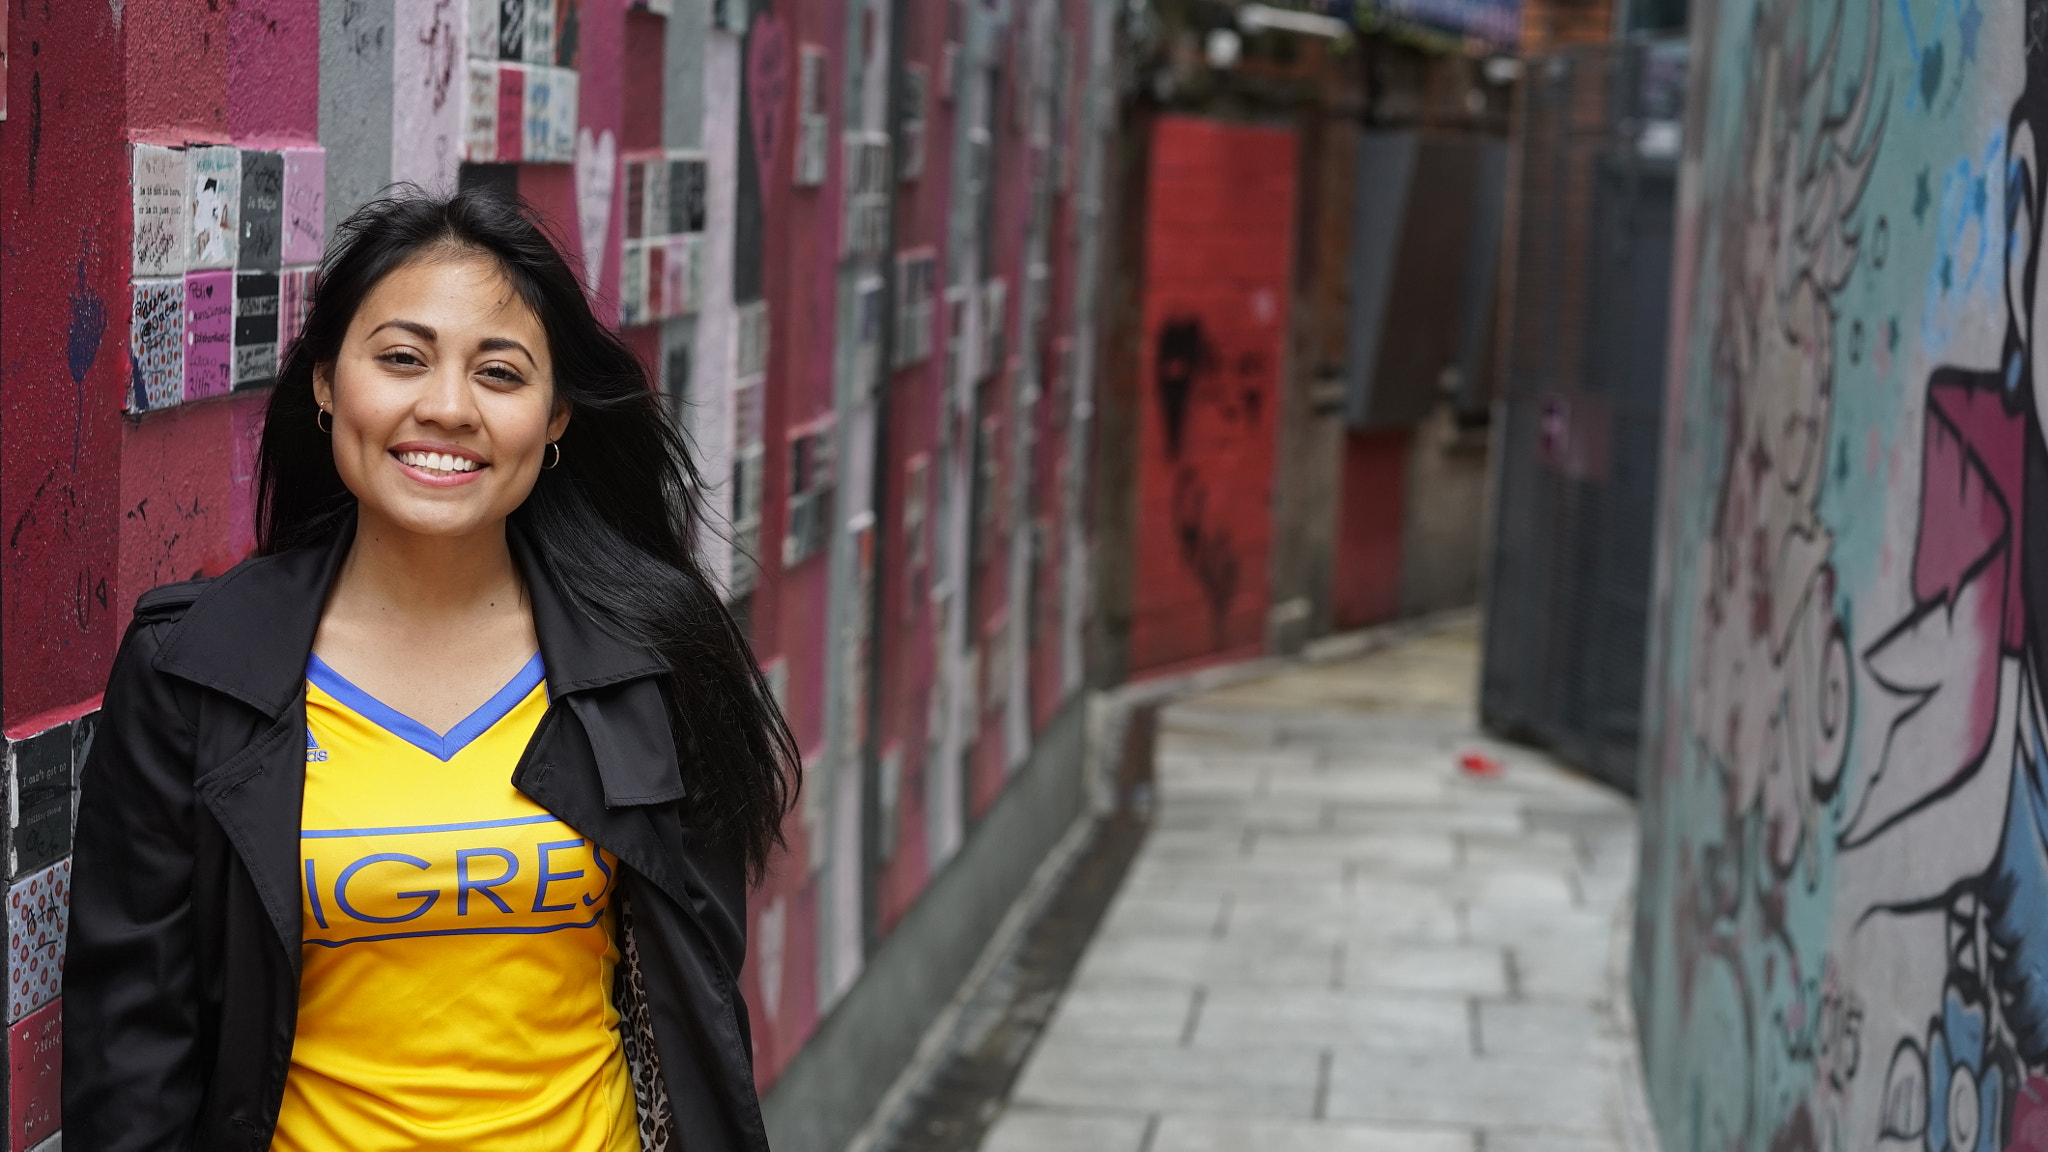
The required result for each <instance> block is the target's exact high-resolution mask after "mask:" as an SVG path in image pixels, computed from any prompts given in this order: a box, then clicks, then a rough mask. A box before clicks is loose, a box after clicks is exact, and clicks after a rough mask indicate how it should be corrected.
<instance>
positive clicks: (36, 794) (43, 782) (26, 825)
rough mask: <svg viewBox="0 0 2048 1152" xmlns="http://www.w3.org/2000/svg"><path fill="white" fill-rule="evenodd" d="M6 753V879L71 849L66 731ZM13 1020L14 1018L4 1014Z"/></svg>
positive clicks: (53, 860) (21, 744) (39, 737)
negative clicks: (9, 816)
mask: <svg viewBox="0 0 2048 1152" xmlns="http://www.w3.org/2000/svg"><path fill="white" fill-rule="evenodd" d="M10 755H11V758H12V760H13V766H12V771H11V772H10V773H9V781H10V785H11V787H12V788H13V794H12V795H11V796H9V797H8V805H9V807H10V809H11V810H12V812H13V824H14V834H13V835H12V836H11V837H9V841H10V844H9V847H10V850H11V852H10V859H9V867H8V869H7V873H8V875H9V876H10V877H18V876H24V875H26V874H28V873H30V872H34V871H36V870H37V869H40V868H45V867H48V866H49V865H51V864H54V863H56V861H57V860H58V859H59V858H60V857H62V856H64V855H65V854H66V853H68V852H70V851H71V732H70V729H69V728H68V727H67V726H64V725H59V726H57V727H55V728H52V729H50V730H48V731H46V732H40V733H37V734H36V735H34V736H31V737H29V738H28V739H26V740H21V741H17V742H16V743H15V744H14V745H13V747H12V749H11V750H10ZM9 1019H13V1017H9Z"/></svg>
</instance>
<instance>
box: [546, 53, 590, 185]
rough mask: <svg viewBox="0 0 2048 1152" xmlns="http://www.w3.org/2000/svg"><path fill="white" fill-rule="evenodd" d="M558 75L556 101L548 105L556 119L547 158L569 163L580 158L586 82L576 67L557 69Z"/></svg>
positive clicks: (552, 124)
mask: <svg viewBox="0 0 2048 1152" xmlns="http://www.w3.org/2000/svg"><path fill="white" fill-rule="evenodd" d="M554 73H555V77H554V86H555V91H554V98H553V99H552V100H550V101H549V102H548V112H549V114H550V116H551V118H552V119H551V122H550V124H549V128H550V131H549V134H548V157H547V158H548V159H549V160H552V161H554V162H555V163H558V164H568V163H572V162H573V161H574V160H575V159H576V108H577V100H578V98H579V93H580V92H581V91H582V83H581V78H580V77H578V76H577V75H576V70H575V69H573V68H557V69H555V70H554Z"/></svg>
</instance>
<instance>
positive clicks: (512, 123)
mask: <svg viewBox="0 0 2048 1152" xmlns="http://www.w3.org/2000/svg"><path fill="white" fill-rule="evenodd" d="M520 11H522V12H524V11H525V9H524V7H522V8H521V9H520ZM497 153H498V163H500V164H517V163H518V162H520V161H521V160H524V159H526V65H524V64H499V65H498V148H497Z"/></svg>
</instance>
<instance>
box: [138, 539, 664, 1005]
mask: <svg viewBox="0 0 2048 1152" xmlns="http://www.w3.org/2000/svg"><path fill="white" fill-rule="evenodd" d="M354 537H355V523H354V519H353V517H351V518H350V520H349V521H348V522H347V524H345V525H344V526H343V527H342V528H341V529H340V530H339V531H338V532H336V534H335V535H334V536H333V537H331V538H330V539H329V540H327V541H326V542H324V543H321V544H316V545H309V546H307V547H304V548H299V549H294V550H292V551H290V552H283V553H279V554H277V555H274V556H263V557H257V558H255V559H252V560H247V561H244V562H243V563H241V564H238V565H236V566H235V567H234V568H233V569H232V570H230V571H229V572H228V573H227V574H225V575H223V576H220V577H218V578H216V579H215V580H214V581H213V582H212V583H211V584H210V585H209V586H208V587H207V589H206V591H205V592H203V593H201V594H200V596H199V598H198V599H197V600H195V601H194V602H193V604H192V606H191V608H189V609H188V610H187V611H186V613H185V617H184V619H183V620H182V621H180V622H179V624H178V625H177V626H176V627H175V628H174V629H173V630H172V632H171V634H170V635H169V636H168V637H166V638H165V641H164V646H163V648H162V649H161V650H160V651H159V652H158V653H157V657H156V661H155V663H156V667H157V668H158V669H159V670H160V671H163V672H166V673H169V674H171V675H175V676H178V677H180V678H182V679H185V680H189V681H191V682H193V683H195V684H198V685H200V686H202V687H205V688H209V689H212V690H214V691H217V692H220V693H223V694H225V695H227V696H229V697H231V698H233V699H235V700H238V701H240V702H242V703H243V704H246V705H248V706H249V707H251V708H253V709H255V710H256V711H257V712H258V713H260V714H261V721H260V722H258V723H255V724H252V725H251V728H250V730H251V731H253V733H254V736H253V738H250V739H249V740H248V742H247V743H246V744H244V745H242V746H240V747H239V748H233V749H232V750H225V749H224V750H223V752H222V753H221V755H222V759H221V761H220V762H219V763H218V764H198V765H195V766H194V769H195V771H196V772H197V773H198V775H197V778H196V779H195V781H194V788H195V789H196V790H197V791H198V793H199V795H200V797H201V799H202V800H203V802H204V803H205V804H206V806H207V809H208V810H209V811H210V812H212V813H213V816H214V819H215V820H216V821H218V822H219V824H220V826H221V828H222V829H223V830H224V831H225V832H226V834H227V836H228V839H229V841H230V842H231V843H232V844H233V845H234V847H235V851H236V853H237V854H238V855H239V856H240V857H241V859H242V862H243V864H244V866H245V867H247V869H248V871H249V875H250V877H251V879H252V880H253V881H254V883H255V886H256V890H257V891H258V892H259V893H261V895H262V899H263V906H264V909H265V911H266V912H267V913H268V914H269V919H270V921H271V923H272V925H273V926H274V927H275V928H276V929H277V934H278V939H279V940H280V941H282V942H283V944H284V945H285V949H286V952H287V953H288V954H289V955H290V957H291V962H292V964H293V965H294V966H295V967H296V966H297V964H298V963H299V949H300V945H301V943H302V941H303V927H302V924H301V922H300V917H301V914H302V911H301V910H302V906H303V905H302V896H301V893H300V887H299V885H300V878H299V871H298V864H299V831H300V820H301V811H302V808H303V805H304V797H305V788H306V763H305V756H304V749H305V729H306V705H305V679H306V660H307V657H308V656H309V655H310V654H311V653H312V650H313V636H314V634H315V632H317V631H318V629H319V626H320V614H321V611H322V610H323V609H324V607H325V606H326V603H327V591H328V588H329V587H330V586H331V585H332V584H333V582H334V574H335V572H336V571H337V570H338V569H339V568H340V566H341V562H342V560H343V559H344V558H345V557H346V556H347V555H348V549H349V545H350V544H351V542H352V541H353V540H354ZM509 537H510V542H511V546H512V553H513V559H514V560H515V562H517V563H518V565H519V567H520V570H521V573H522V574H523V575H524V577H525V579H526V585H527V593H528V597H529V600H530V602H531V604H532V608H533V622H534V631H535V632H536V634H537V635H538V636H539V638H540V648H541V655H542V659H543V661H544V662H545V663H546V665H547V675H548V691H549V694H550V695H551V696H553V697H554V698H555V706H554V707H551V708H550V709H549V711H548V718H547V719H546V720H544V721H543V722H542V726H541V729H540V730H539V731H538V732H536V733H535V735H534V740H533V742H532V744H531V745H529V747H528V748H527V754H526V756H525V757H524V758H523V759H522V761H521V763H520V767H519V770H518V772H516V773H515V774H514V777H513V780H512V783H513V785H514V786H515V787H518V788H519V789H520V790H521V791H522V792H525V793H526V794H527V795H528V796H529V797H531V798H532V799H533V800H534V801H535V802H536V803H539V804H540V805H542V806H543V807H545V808H547V809H548V810H549V811H551V812H553V813H554V814H555V815H557V816H559V817H561V818H562V819H563V820H565V821H568V822H569V823H570V825H571V826H573V827H575V828H577V829H578V830H579V831H581V832H582V833H583V834H584V835H586V836H589V837H591V838H592V839H593V840H596V841H597V842H598V843H600V844H602V845H603V846H604V847H605V849H606V850H607V851H610V852H611V853H612V854H613V855H615V856H617V857H619V858H620V859H622V860H624V861H626V862H627V863H628V864H629V865H631V866H632V867H633V868H634V869H635V870H636V871H639V872H640V873H641V874H642V875H644V876H646V877H647V878H648V879H649V880H650V881H652V882H654V883H655V884H656V885H657V886H658V887H660V888H661V889H663V890H664V891H666V892H667V893H668V894H669V895H670V896H672V897H673V898H674V899H676V900H677V902H678V903H681V904H684V905H686V906H687V904H688V903H689V900H688V898H687V892H688V887H687V886H686V885H685V883H684V882H683V879H682V877H681V876H680V875H679V874H678V873H677V871H676V869H675V868H673V867H671V866H670V864H669V862H670V861H672V860H676V859H679V858H680V854H681V852H682V849H683V845H681V844H679V843H670V842H669V841H670V840H672V839H673V838H674V835H679V834H680V825H679V823H678V822H677V821H674V820H672V819H670V820H662V819H658V818H657V817H656V812H657V811H658V810H659V809H658V807H655V806H660V805H665V804H668V803H671V802H673V801H675V800H678V799H680V798H681V797H682V795H683V786H682V777H681V773H680V772H678V771H677V768H676V745H675V738H674V736H673V734H672V733H671V731H670V727H669V719H668V710H667V705H666V701H665V699H664V697H663V695H662V686H661V685H662V681H661V679H660V677H661V676H662V674H664V673H665V672H666V671H667V667H666V665H665V664H664V663H663V662H662V659H661V657H660V656H659V654H657V653H656V652H654V651H652V650H651V649H649V648H647V647H645V646H643V645H639V644H635V643H632V642H630V641H627V640H624V639H621V638H619V637H617V636H614V635H613V634H611V633H610V632H608V631H607V630H605V628H604V627H603V626H602V625H600V624H599V623H598V622H597V621H596V620H594V619H592V618H591V617H590V615H589V614H588V613H586V612H584V611H583V610H582V609H580V608H578V607H577V606H575V605H574V604H573V603H571V602H570V601H569V600H568V599H567V598H565V597H564V596H563V595H562V594H561V593H560V592H559V591H558V590H557V589H556V588H555V585H554V582H553V580H552V578H551V575H550V573H549V572H548V570H547V567H546V565H545V564H544V563H543V562H542V560H541V558H540V557H539V556H538V555H537V554H536V552H535V551H534V549H533V548H532V547H531V546H530V545H528V544H527V543H526V541H525V539H524V537H523V536H522V534H521V533H520V532H519V531H518V529H517V528H516V527H515V528H513V529H512V530H511V532H510V533H509ZM671 825H674V826H675V827H674V828H673V829H672V828H671Z"/></svg>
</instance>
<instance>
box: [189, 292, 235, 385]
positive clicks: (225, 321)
mask: <svg viewBox="0 0 2048 1152" xmlns="http://www.w3.org/2000/svg"><path fill="white" fill-rule="evenodd" d="M234 344H235V274H234V273H232V272H194V273H191V274H190V275H188V276H186V277H185V399H187V400H204V399H206V398H207V397H208V396H220V395H224V394H225V393H226V392H227V391H228V389H230V388H231V387H233V386H234V381H233V379H232V378H231V373H232V371H233V363H234Z"/></svg>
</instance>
